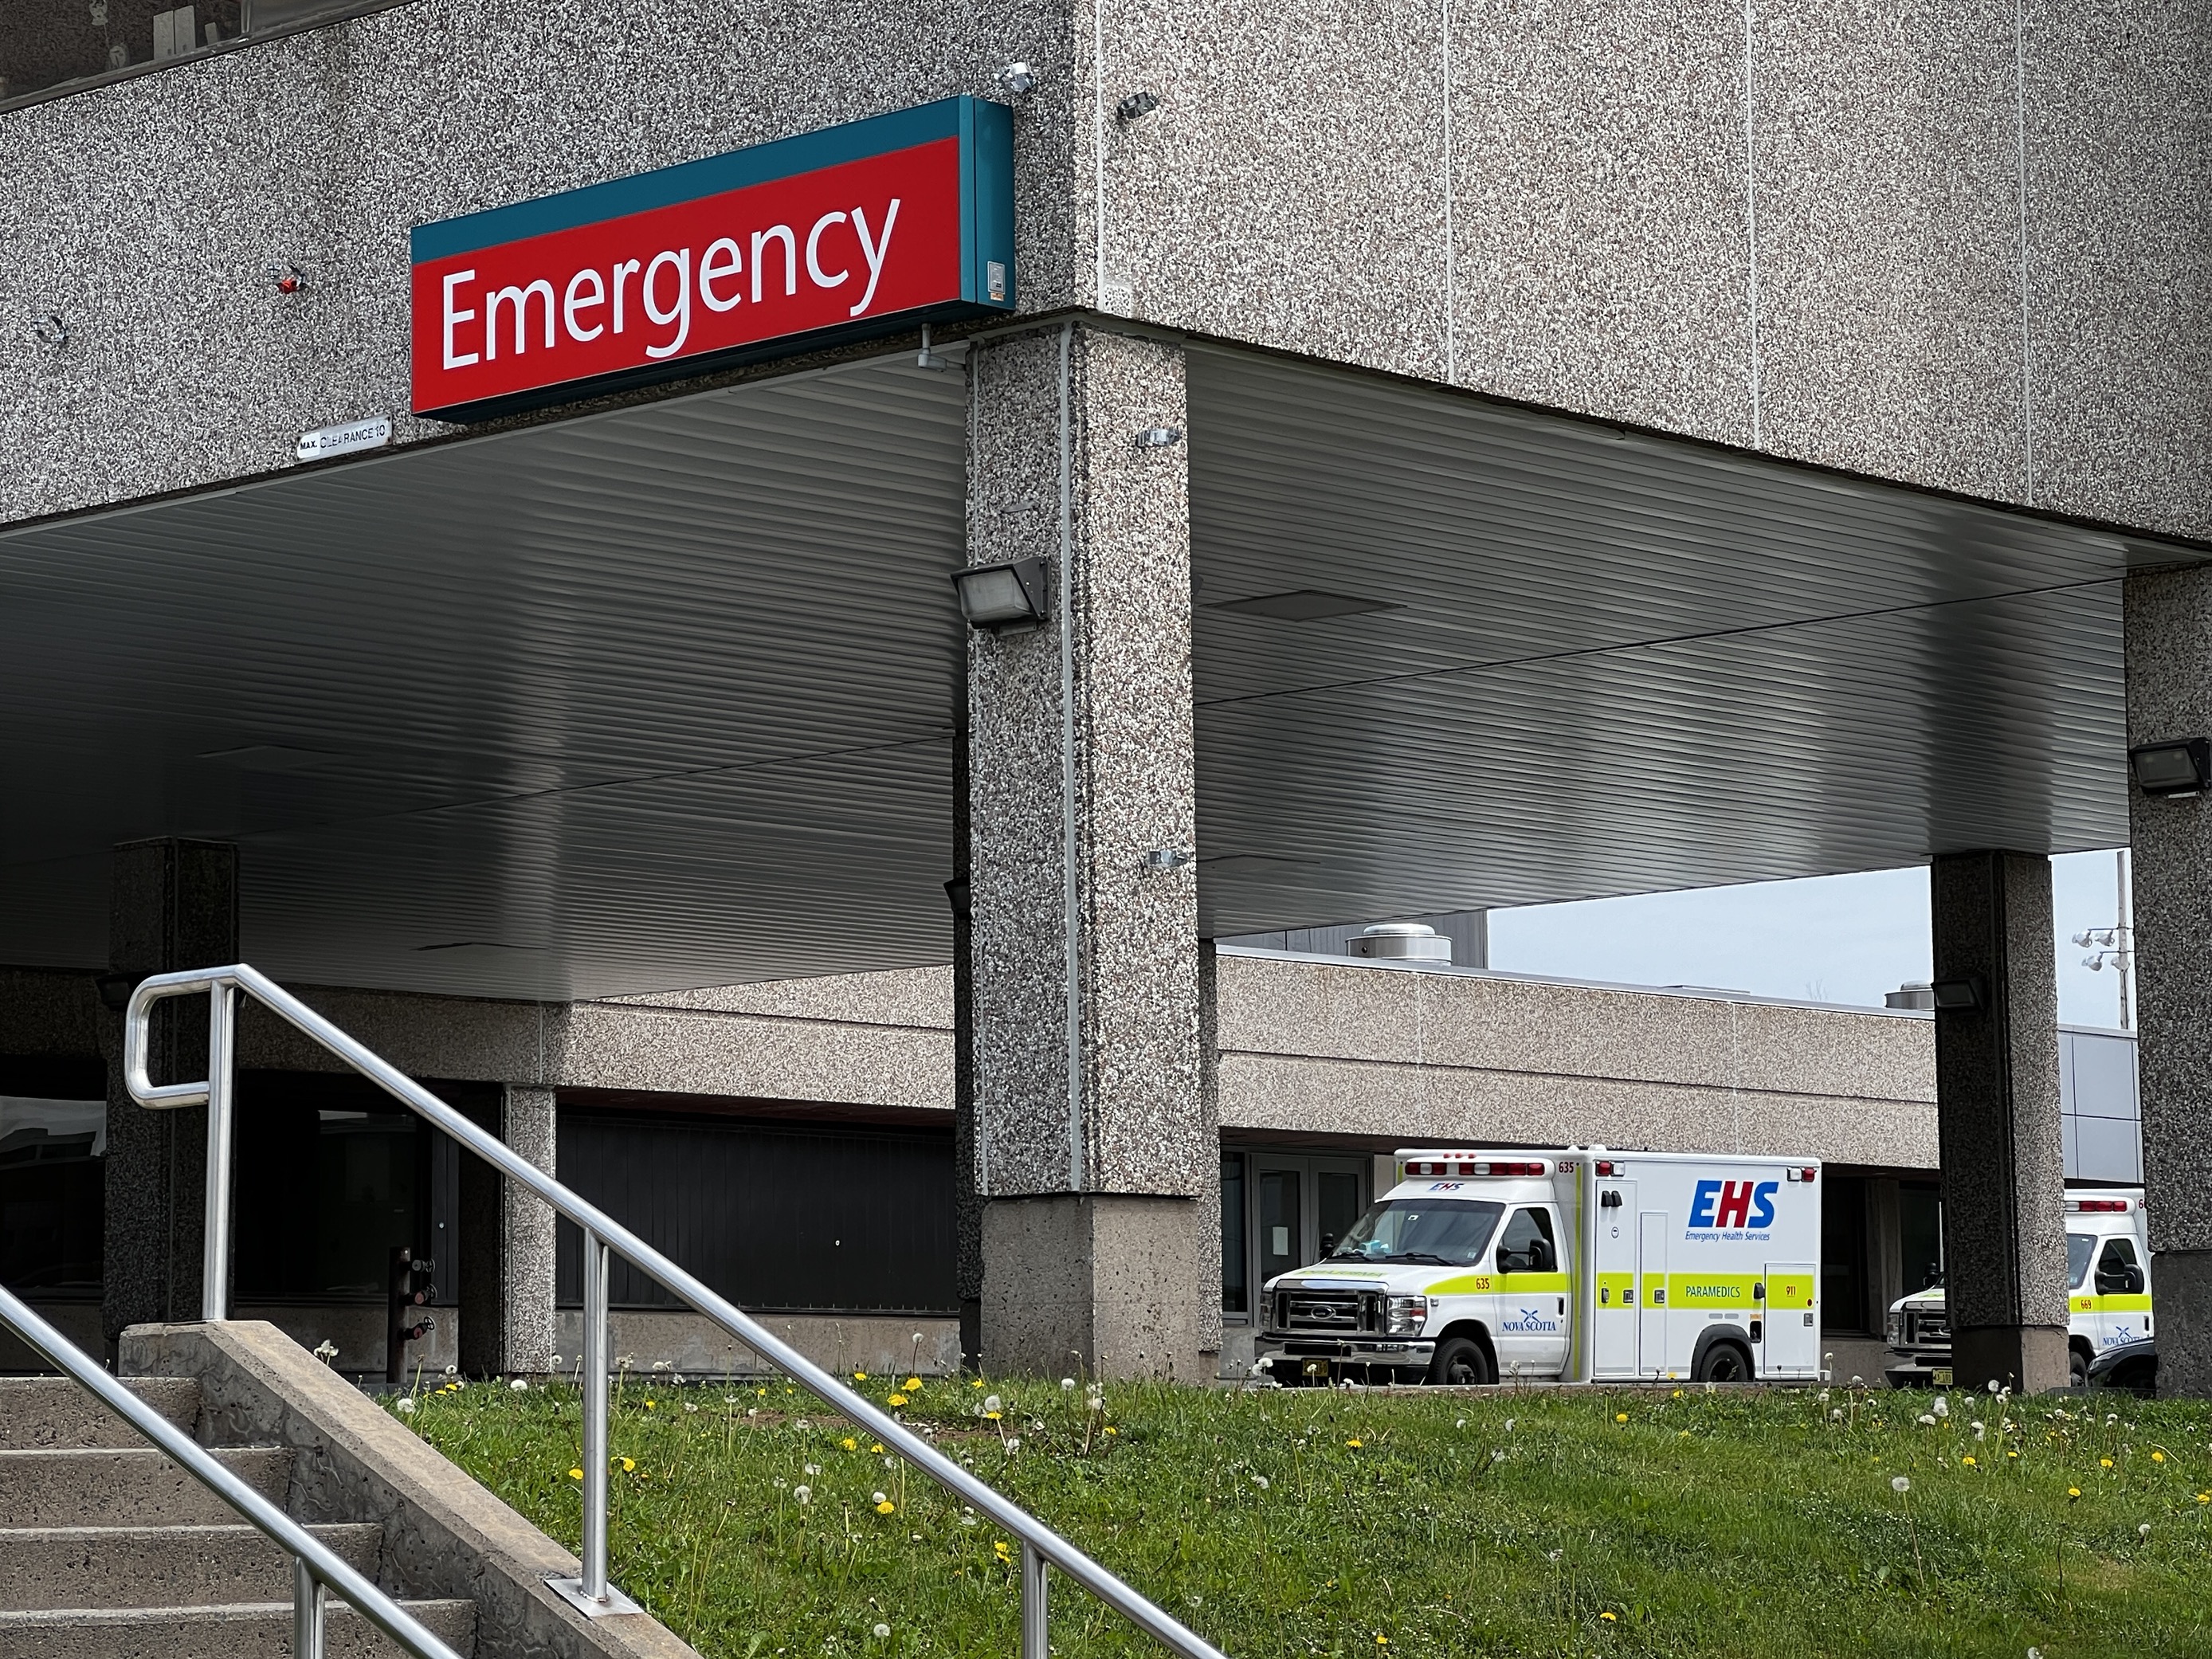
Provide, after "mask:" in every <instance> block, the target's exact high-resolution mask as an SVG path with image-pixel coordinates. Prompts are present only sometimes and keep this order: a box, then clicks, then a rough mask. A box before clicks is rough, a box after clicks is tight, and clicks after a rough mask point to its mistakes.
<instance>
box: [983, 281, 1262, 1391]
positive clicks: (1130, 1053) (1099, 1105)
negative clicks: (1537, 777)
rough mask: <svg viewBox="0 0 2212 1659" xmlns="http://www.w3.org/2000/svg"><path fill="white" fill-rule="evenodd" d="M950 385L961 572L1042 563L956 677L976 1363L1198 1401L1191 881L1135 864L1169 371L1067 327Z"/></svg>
mask: <svg viewBox="0 0 2212 1659" xmlns="http://www.w3.org/2000/svg"><path fill="white" fill-rule="evenodd" d="M969 377H970V379H969V386H970V397H971V398H972V399H973V410H972V413H973V420H972V422H971V425H970V431H971V433H972V434H973V436H972V438H971V441H970V443H971V447H970V452H969V520H968V532H969V561H970V562H973V563H978V564H989V563H997V562H1002V561H1005V560H1008V559H1014V558H1022V557H1030V556H1036V557H1042V558H1044V559H1048V560H1049V561H1050V568H1049V574H1048V580H1047V583H1046V586H1047V589H1048V592H1049V593H1050V595H1051V599H1050V605H1049V609H1050V616H1049V617H1048V620H1047V621H1046V623H1044V624H1043V625H1042V626H1041V627H1038V628H1036V629H1032V630H1030V631H1028V632H1024V633H1006V634H1000V635H986V634H981V633H974V634H971V635H970V643H969V661H968V674H969V700H968V712H969V769H970V784H971V787H970V791H969V809H970V812H971V833H970V841H969V851H970V871H969V875H970V883H971V885H970V894H971V904H972V925H973V928H974V934H973V965H974V975H973V997H974V1030H975V1085H974V1086H975V1169H976V1173H977V1178H978V1184H979V1185H980V1187H981V1191H982V1192H983V1194H984V1195H985V1201H984V1205H983V1211H982V1225H981V1243H982V1262H983V1282H982V1286H981V1291H982V1295H981V1304H982V1306H981V1313H982V1339H983V1357H984V1363H985V1364H986V1365H987V1367H989V1368H991V1369H994V1370H1018V1371H1031V1372H1042V1373H1046V1374H1064V1373H1065V1372H1066V1370H1069V1369H1070V1367H1071V1366H1072V1365H1073V1364H1075V1363H1077V1361H1078V1360H1079V1361H1080V1363H1082V1364H1085V1365H1087V1366H1090V1367H1091V1368H1092V1369H1094V1370H1097V1372H1100V1373H1102V1374H1103V1375H1106V1376H1137V1375H1170V1374H1171V1375H1176V1376H1186V1377H1191V1378H1198V1377H1202V1376H1206V1375H1207V1374H1208V1373H1209V1372H1210V1370H1211V1369H1212V1368H1211V1367H1210V1366H1209V1365H1207V1364H1205V1363H1204V1362H1203V1361H1202V1360H1201V1359H1200V1343H1201V1330H1202V1324H1203V1317H1204V1316H1203V1311H1202V1310H1204V1309H1205V1308H1206V1306H1207V1304H1208V1302H1209V1300H1210V1299H1211V1298H1212V1297H1218V1276H1217V1278H1216V1279H1215V1281H1214V1282H1213V1283H1212V1284H1211V1285H1209V1284H1207V1283H1206V1282H1205V1280H1206V1267H1205V1263H1206V1245H1205V1233H1206V1218H1205V1216H1204V1214H1203V1211H1204V1208H1205V1205H1204V1197H1205V1194H1206V1193H1207V1191H1208V1190H1209V1189H1210V1187H1211V1180H1210V1176H1209V1170H1208V1167H1207V1166H1208V1164H1209V1163H1210V1162H1211V1161H1212V1160H1213V1159H1215V1158H1218V1136H1217V1134H1216V1133H1215V1130H1214V1127H1213V1125H1212V1123H1211V1122H1209V1121H1207V1119H1206V1114H1205V1109H1204V1103H1203V1101H1202V1099H1201V1097H1200V1088H1199V1064H1198V1042H1199V1039H1198V916H1197V882H1196V872H1195V867H1194V866H1193V865H1190V864H1188V863H1178V862H1176V861H1174V860H1164V865H1165V867H1155V866H1154V865H1153V864H1152V863H1151V862H1149V861H1148V860H1150V858H1151V855H1152V854H1155V853H1160V852H1164V850H1165V849H1170V848H1188V847H1190V846H1192V845H1194V842H1195V817H1196V806H1195V799H1194V775H1193V762H1192V747H1191V742H1192V739H1191V681H1190V555H1189V536H1190V507H1189V483H1188V462H1187V451H1186V447H1185V445H1184V443H1183V441H1182V428H1184V427H1185V426H1186V425H1187V423H1188V421H1187V416H1186V414H1185V404H1184V392H1183V371H1182V354H1181V352H1180V351H1179V350H1178V349H1176V348H1175V347H1173V346H1170V345H1165V344H1162V343H1158V342H1155V341H1151V340H1143V339H1137V338H1133V337H1127V336H1123V335H1117V334H1113V333H1109V332H1103V331H1098V330H1096V329H1093V328H1091V327H1089V326H1087V325H1083V324H1080V323H1077V324H1073V325H1068V326H1066V328H1064V329H1051V330H1047V331H1041V332H1038V333H1036V334H1028V335H1019V336H1016V337H1012V338H1010V339H1005V340H1000V341H996V342H994V343H989V344H986V345H983V346H980V347H978V348H976V349H975V351H974V352H973V354H972V356H971V358H970V364H969ZM1159 428H1168V429H1171V430H1172V431H1173V432H1174V436H1173V438H1172V439H1171V440H1170V441H1165V442H1151V443H1146V442H1143V441H1140V438H1139V435H1140V434H1144V433H1147V432H1152V431H1155V430H1157V429H1159ZM1071 807H1072V810H1071Z"/></svg>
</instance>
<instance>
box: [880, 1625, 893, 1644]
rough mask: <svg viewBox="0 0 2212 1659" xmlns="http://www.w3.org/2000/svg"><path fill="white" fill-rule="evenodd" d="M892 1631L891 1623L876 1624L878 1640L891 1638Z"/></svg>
mask: <svg viewBox="0 0 2212 1659" xmlns="http://www.w3.org/2000/svg"><path fill="white" fill-rule="evenodd" d="M890 1633H891V1627H890V1626H889V1625H878V1626H876V1640H878V1642H884V1641H888V1640H890Z"/></svg>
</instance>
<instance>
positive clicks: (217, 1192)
mask: <svg viewBox="0 0 2212 1659" xmlns="http://www.w3.org/2000/svg"><path fill="white" fill-rule="evenodd" d="M237 1039H238V987H235V986H234V985H230V984H228V983H222V982H218V983H216V984H215V985H213V986H211V987H209V990H208V1073H207V1209H206V1212H205V1214H206V1218H207V1249H206V1252H205V1254H204V1256H203V1258H202V1263H201V1272H200V1317H201V1318H202V1319H206V1320H222V1319H228V1317H229V1316H230V1127H231V1116H232V1113H231V1099H232V1094H233V1091H234V1085H235V1081H236V1076H237V1068H236V1067H235V1066H234V1065H233V1064H232V1059H233V1052H234V1049H235V1048H236V1047H237Z"/></svg>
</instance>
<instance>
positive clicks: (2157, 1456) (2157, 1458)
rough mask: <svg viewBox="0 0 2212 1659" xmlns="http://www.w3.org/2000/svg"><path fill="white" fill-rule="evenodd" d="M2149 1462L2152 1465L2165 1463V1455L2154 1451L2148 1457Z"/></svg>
mask: <svg viewBox="0 0 2212 1659" xmlns="http://www.w3.org/2000/svg"><path fill="white" fill-rule="evenodd" d="M2150 1461H2151V1462H2154V1463H2163V1462H2166V1454H2165V1453H2164V1452H2162V1451H2154V1452H2153V1453H2152V1454H2151V1455H2150Z"/></svg>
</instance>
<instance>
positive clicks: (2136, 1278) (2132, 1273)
mask: <svg viewBox="0 0 2212 1659" xmlns="http://www.w3.org/2000/svg"><path fill="white" fill-rule="evenodd" d="M2143 1282H2144V1281H2143V1270H2142V1268H2141V1267H2130V1268H2129V1269H2128V1272H2127V1284H2128V1288H2127V1290H2126V1291H2125V1292H2124V1294H2126V1295H2129V1296H2141V1295H2142V1290H2143Z"/></svg>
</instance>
